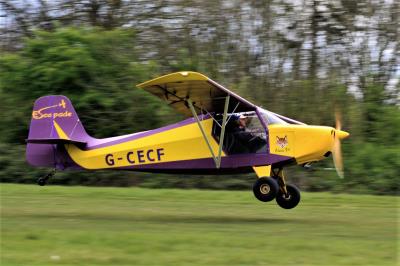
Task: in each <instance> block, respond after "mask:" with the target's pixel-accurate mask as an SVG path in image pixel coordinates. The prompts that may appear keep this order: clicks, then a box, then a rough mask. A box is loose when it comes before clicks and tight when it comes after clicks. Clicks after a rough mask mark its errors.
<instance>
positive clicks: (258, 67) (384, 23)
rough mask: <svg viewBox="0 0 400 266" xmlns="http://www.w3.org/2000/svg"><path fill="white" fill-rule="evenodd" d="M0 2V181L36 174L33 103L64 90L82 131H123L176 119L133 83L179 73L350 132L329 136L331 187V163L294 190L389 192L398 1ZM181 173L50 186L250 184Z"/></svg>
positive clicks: (302, 176)
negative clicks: (337, 140)
mask: <svg viewBox="0 0 400 266" xmlns="http://www.w3.org/2000/svg"><path fill="white" fill-rule="evenodd" d="M167 2H168V1H167ZM339 2H340V3H339ZM0 5H2V7H3V10H4V11H2V10H0V18H1V17H2V16H1V15H4V17H8V18H9V20H7V21H11V23H9V24H8V25H5V24H2V23H0V37H1V38H0V48H1V52H2V53H1V57H0V116H1V127H0V149H1V151H2V152H1V154H0V175H1V180H2V181H5V182H34V181H35V178H36V177H35V175H36V174H39V173H43V172H42V171H41V170H37V169H33V168H31V167H29V166H28V165H27V164H26V163H25V160H24V141H25V138H26V137H27V135H28V125H29V121H30V113H31V111H32V104H33V102H34V100H35V99H36V98H38V97H40V96H42V95H48V94H63V95H66V96H67V97H69V98H70V99H71V100H72V102H73V104H74V107H75V108H76V110H77V112H78V114H79V116H80V118H81V120H82V121H83V124H84V126H85V128H86V129H87V131H88V133H89V134H91V135H93V136H95V137H109V136H114V135H121V134H127V133H132V132H135V131H141V130H147V129H151V128H157V127H159V126H161V125H165V124H169V123H172V122H175V121H178V120H179V119H180V118H181V117H180V116H179V114H176V113H174V111H173V110H172V109H170V108H169V107H168V106H165V105H164V104H162V103H161V102H160V101H159V100H158V99H155V98H154V97H152V96H151V95H148V94H146V93H144V92H143V91H141V90H139V89H136V88H135V85H136V84H138V83H141V82H143V81H146V80H148V79H150V78H153V77H156V76H158V75H161V74H166V73H170V72H172V71H179V70H193V71H200V72H202V73H204V74H206V75H208V76H209V77H210V78H212V79H214V80H216V81H218V82H219V83H221V84H223V85H225V86H226V87H228V88H230V89H232V90H234V91H235V92H237V93H239V94H240V95H242V96H243V97H245V98H247V99H249V100H250V101H252V102H254V103H256V104H258V105H261V106H263V107H264V108H267V109H269V110H271V111H274V112H277V113H280V114H283V115H285V116H288V117H292V118H294V119H297V120H300V121H303V122H305V123H308V124H318V125H328V126H334V124H335V121H334V112H335V110H336V109H339V110H340V111H341V113H342V117H343V128H344V130H346V131H349V132H350V133H351V136H350V138H348V139H346V140H344V141H343V153H344V162H345V179H344V180H341V179H338V178H337V176H336V173H335V172H334V171H332V168H333V164H332V161H331V159H327V160H324V161H322V162H319V163H317V164H315V168H314V170H311V171H308V172H307V171H304V170H303V169H301V168H299V167H298V168H296V167H294V168H288V176H289V178H290V179H291V180H292V181H293V182H295V183H296V184H299V185H300V186H302V188H304V189H309V190H331V191H338V192H340V191H352V192H363V193H365V192H368V193H377V194H385V193H391V194H395V193H398V192H399V184H400V178H399V170H398V169H399V167H400V158H399V154H400V138H399V135H400V112H399V103H398V93H399V91H400V90H399V86H398V79H399V78H398V70H396V69H398V60H397V61H396V56H394V55H395V54H396V47H397V49H398V45H399V43H398V38H396V36H398V34H397V31H398V29H399V27H398V20H396V19H394V17H395V16H394V14H396V10H398V8H399V6H398V3H395V2H393V3H389V2H387V3H386V2H385V3H382V4H381V6H376V5H375V4H373V3H369V2H367V1H358V2H357V3H354V4H348V3H347V2H343V3H341V1H338V0H334V1H325V0H322V1H312V0H304V1H302V3H301V4H299V3H298V1H293V2H290V1H261V2H257V1H256V2H250V3H249V2H247V1H236V2H229V1H211V2H207V1H206V2H196V1H185V2H182V3H181V2H179V1H178V2H175V3H172V2H171V3H166V2H163V1H158V0H156V1H147V0H145V1H141V2H137V1H114V2H113V1H111V2H110V1H91V0H90V1H87V5H86V6H82V5H80V1H73V0H71V1H70V0H68V1H64V2H62V3H61V2H60V3H59V2H58V1H54V2H50V1H49V2H47V1H39V2H38V3H37V5H36V6H35V7H32V6H29V4H27V5H22V4H19V3H18V1H12V0H11V1H2V2H0ZM166 5H169V8H166ZM51 10H55V12H52V11H51ZM221 13H224V14H229V16H221ZM4 21H6V20H4ZM0 22H2V21H1V20H0ZM368 25H374V26H371V27H369V26H368ZM378 37H379V38H378ZM396 62H397V63H396ZM396 80H397V81H396ZM396 82H397V83H396ZM186 177H187V176H186ZM186 177H182V178H181V177H177V176H163V175H146V174H141V173H126V172H107V171H98V172H97V173H96V174H95V175H94V174H87V173H84V172H82V173H68V172H66V173H60V174H58V175H57V178H56V179H54V181H53V182H55V183H57V182H58V183H60V184H87V185H142V186H151V187H154V186H157V187H201V188H215V189H223V188H228V189H242V188H248V187H250V186H251V184H252V182H253V178H254V177H252V176H251V175H248V176H234V177H228V178H224V177H207V176H205V177H195V178H186Z"/></svg>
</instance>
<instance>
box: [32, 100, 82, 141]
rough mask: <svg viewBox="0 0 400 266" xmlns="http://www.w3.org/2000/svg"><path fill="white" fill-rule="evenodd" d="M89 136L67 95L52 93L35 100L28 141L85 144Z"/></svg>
mask: <svg viewBox="0 0 400 266" xmlns="http://www.w3.org/2000/svg"><path fill="white" fill-rule="evenodd" d="M89 138H90V137H89V135H88V134H87V133H86V131H85V129H84V127H83V125H82V122H81V121H80V120H79V118H78V115H77V114H76V112H75V110H74V107H73V106H72V104H71V101H70V100H69V99H68V98H67V97H65V96H62V95H51V96H44V97H41V98H39V99H37V100H36V101H35V105H34V107H33V112H32V120H31V124H30V128H29V136H28V139H27V142H28V143H62V142H73V143H78V144H85V143H86V142H87V141H88V139H89Z"/></svg>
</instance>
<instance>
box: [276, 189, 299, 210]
mask: <svg viewBox="0 0 400 266" xmlns="http://www.w3.org/2000/svg"><path fill="white" fill-rule="evenodd" d="M286 190H287V192H288V196H286V195H285V194H284V193H283V192H282V191H281V190H279V192H278V195H276V203H278V205H279V206H280V207H282V208H284V209H293V208H294V207H296V206H297V204H299V202H300V190H299V189H298V188H297V187H296V186H294V185H290V184H289V185H286Z"/></svg>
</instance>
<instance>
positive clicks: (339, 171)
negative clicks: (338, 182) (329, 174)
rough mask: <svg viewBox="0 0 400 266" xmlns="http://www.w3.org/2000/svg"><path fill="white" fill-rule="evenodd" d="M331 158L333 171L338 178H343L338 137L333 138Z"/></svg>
mask: <svg viewBox="0 0 400 266" xmlns="http://www.w3.org/2000/svg"><path fill="white" fill-rule="evenodd" d="M332 157H333V164H334V165H335V169H336V172H337V174H338V176H339V177H340V178H344V172H343V158H342V149H341V147H340V139H339V137H338V136H336V137H335V142H334V145H333V150H332Z"/></svg>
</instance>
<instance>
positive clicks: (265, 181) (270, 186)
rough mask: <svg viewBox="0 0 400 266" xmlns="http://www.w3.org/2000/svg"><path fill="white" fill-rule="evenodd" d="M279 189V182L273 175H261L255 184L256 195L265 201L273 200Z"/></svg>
mask: <svg viewBox="0 0 400 266" xmlns="http://www.w3.org/2000/svg"><path fill="white" fill-rule="evenodd" d="M278 191H279V186H278V183H277V182H276V181H275V180H274V179H272V178H271V177H261V178H259V179H258V180H257V181H256V182H255V183H254V185H253V192H254V196H255V197H256V198H257V199H258V200H260V201H263V202H267V201H271V200H273V199H274V198H275V197H276V195H277V193H278Z"/></svg>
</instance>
